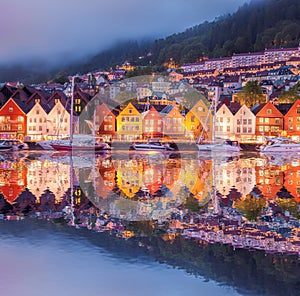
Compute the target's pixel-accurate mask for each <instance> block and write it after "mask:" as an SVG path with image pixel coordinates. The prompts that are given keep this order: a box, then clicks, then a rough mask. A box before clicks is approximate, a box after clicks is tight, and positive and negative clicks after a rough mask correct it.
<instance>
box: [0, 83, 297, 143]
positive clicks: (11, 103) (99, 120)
mask: <svg viewBox="0 0 300 296" xmlns="http://www.w3.org/2000/svg"><path fill="white" fill-rule="evenodd" d="M8 91H9V89H3V88H2V90H1V92H0V94H2V97H5V96H6V95H7V92H8ZM27 93H28V94H27ZM30 93H31V94H30ZM8 95H9V96H10V98H9V99H6V100H5V98H3V100H4V101H5V103H3V105H2V107H1V108H0V137H1V138H19V139H29V140H35V141H39V140H42V139H51V138H52V137H53V136H57V135H59V136H67V135H69V134H70V128H71V127H70V122H71V120H70V100H69V99H68V98H67V97H66V96H65V95H64V93H63V92H60V91H56V92H54V93H52V94H51V95H50V94H49V95H48V97H47V96H45V95H44V94H43V93H41V92H40V91H38V90H32V89H27V88H23V89H17V90H16V91H15V92H13V93H12V94H8ZM91 102H92V103H93V105H92V107H93V108H94V112H93V113H92V115H91V117H90V118H87V119H90V121H91V122H93V123H94V127H93V128H94V129H95V132H96V133H98V134H99V135H100V136H101V137H102V138H103V139H104V140H106V141H111V140H113V139H117V140H126V141H134V140H137V139H139V140H140V139H146V138H163V137H170V138H173V139H183V140H191V141H194V140H196V139H197V138H198V137H201V138H202V139H209V140H210V139H212V137H213V132H214V135H215V136H216V137H218V138H226V139H238V140H240V141H241V142H248V141H261V140H263V137H264V136H279V135H283V136H288V137H291V138H292V139H294V140H297V141H299V140H300V100H297V101H296V102H295V103H294V104H278V105H276V104H273V103H272V102H267V103H264V104H260V105H256V106H254V107H253V108H251V109H249V108H248V107H247V106H246V105H243V106H241V105H240V104H239V103H238V102H231V101H229V100H224V101H223V102H222V104H220V105H219V106H218V107H217V111H216V114H215V116H213V112H212V110H211V109H212V108H211V106H210V105H209V104H208V101H206V100H205V99H204V100H199V101H198V102H197V103H196V104H195V105H194V106H193V107H192V108H191V109H189V110H187V109H184V108H183V107H181V106H179V105H177V104H175V103H174V102H172V103H169V104H167V105H164V104H155V102H153V104H150V103H149V101H148V102H143V103H139V104H133V103H128V104H127V105H126V106H121V105H118V106H116V105H115V106H114V107H112V106H111V105H109V104H106V103H104V102H101V101H100V100H99V99H98V97H95V98H94V99H93V100H91V99H90V98H89V97H87V96H86V95H85V94H84V93H82V92H81V91H80V90H79V89H76V90H75V94H74V120H73V122H75V123H77V127H78V123H79V122H80V120H79V116H80V114H81V113H82V111H83V110H85V109H86V108H85V107H86V106H87V105H88V104H89V105H90V104H91ZM72 128H73V129H75V128H76V126H73V127H72ZM78 130H80V127H79V128H78ZM86 131H87V130H85V132H86ZM87 132H91V130H89V131H87Z"/></svg>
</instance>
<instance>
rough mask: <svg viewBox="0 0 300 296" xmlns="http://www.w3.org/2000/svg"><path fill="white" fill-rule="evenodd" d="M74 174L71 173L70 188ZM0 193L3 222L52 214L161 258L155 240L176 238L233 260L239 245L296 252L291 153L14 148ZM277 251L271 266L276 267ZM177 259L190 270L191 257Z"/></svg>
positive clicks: (299, 169) (298, 238) (296, 191)
mask: <svg viewBox="0 0 300 296" xmlns="http://www.w3.org/2000/svg"><path fill="white" fill-rule="evenodd" d="M70 171H72V175H73V177H74V178H73V179H74V180H75V181H74V183H73V184H72V185H73V186H72V188H70V187H71V184H70ZM0 191H1V194H2V196H1V198H0V213H1V216H0V217H2V218H3V219H5V220H21V219H24V218H27V217H30V218H38V217H39V218H46V219H51V220H53V219H54V220H53V221H60V223H63V224H66V223H69V225H72V226H75V228H76V229H78V228H87V229H90V230H93V231H94V232H98V233H99V232H103V233H105V232H109V233H111V234H113V235H114V236H115V237H122V238H125V239H129V238H131V240H136V239H138V241H137V244H138V245H139V246H140V247H145V248H146V249H147V250H148V251H151V250H153V252H154V255H155V256H157V257H160V256H161V255H158V254H157V250H156V247H157V248H158V249H159V250H162V246H155V244H157V243H159V244H161V242H165V243H166V242H170V243H172V245H173V246H174V245H177V244H178V242H179V241H178V240H180V244H182V245H188V246H189V247H188V248H191V246H193V248H194V246H196V247H197V248H199V247H201V248H203V246H205V248H206V246H210V250H215V251H216V252H224V256H227V257H228V258H229V257H230V256H232V253H231V252H233V250H239V252H244V250H242V249H246V251H245V252H246V253H239V254H241V256H244V254H247V255H246V256H249V251H248V250H256V252H253V253H250V254H253V256H254V254H260V250H261V251H263V252H264V253H265V254H266V253H271V254H272V253H276V254H288V255H295V256H299V255H300V232H299V217H300V214H299V212H300V211H299V204H298V202H299V201H300V161H299V160H298V159H294V158H292V157H289V158H287V159H286V158H274V157H273V158H272V157H265V156H263V155H257V154H253V155H242V156H241V157H231V158H220V157H217V156H216V155H214V157H212V156H211V155H198V154H194V153H181V154H179V153H178V154H177V153H170V154H161V153H138V152H130V153H129V154H125V153H116V152H114V153H111V154H108V155H105V154H104V155H100V156H97V157H95V156H94V155H87V154H85V155H68V154H61V153H56V152H54V153H53V152H51V153H50V152H49V153H43V155H39V154H37V153H34V152H28V154H26V155H19V154H14V153H11V154H4V155H3V156H2V159H1V161H0ZM71 192H72V193H73V196H72V197H71V196H70V193H71ZM142 238H143V239H142ZM146 238H149V239H150V238H151V239H150V240H149V241H145V240H146ZM154 238H156V239H155V240H154ZM156 240H158V241H156ZM164 246H165V245H164ZM228 246H230V249H228ZM181 247H182V246H180V248H181ZM168 248H171V247H170V245H169V244H167V249H168ZM205 248H204V249H205ZM212 248H213V249H212ZM216 248H219V249H218V250H217V249H216ZM167 249H166V250H164V253H165V254H164V256H163V257H164V259H163V260H165V261H166V262H168V263H169V264H170V262H172V260H173V259H172V256H173V255H171V254H169V252H168V250H167ZM221 250H222V251H221ZM225 250H226V252H225ZM229 250H230V251H229ZM172 252H173V253H172V254H174V252H175V253H176V251H175V250H173V251H172ZM186 252H187V253H188V251H186ZM199 252H200V251H199ZM201 252H204V251H203V250H202V251H201ZM228 252H229V254H227V253H228ZM234 254H237V253H234ZM193 256H194V257H195V254H194V255H193ZM235 256H237V255H235ZM255 256H258V255H255ZM268 256H271V255H268ZM278 256H281V255H276V256H275V257H272V258H273V259H272V260H271V261H270V262H267V263H266V264H269V265H270V266H271V265H272V264H275V263H274V262H277V264H279V263H278V262H279V261H280V259H279V258H280V257H278ZM180 257H184V258H185V255H184V254H181V255H180ZM196 257H197V258H198V255H197V256H196ZM214 257H216V256H214ZM259 257H260V255H259ZM224 258H225V257H224ZM230 258H231V259H230V260H232V261H234V260H235V259H234V258H233V257H230ZM267 258H269V257H267ZM290 258H293V256H291V257H290ZM181 259H182V258H181ZM202 259H203V258H202ZM202 259H200V258H198V259H197V260H202ZM170 260H171V261H170ZM224 260H225V261H226V259H224ZM236 260H240V259H238V257H236ZM260 260H263V259H262V258H261V257H260ZM274 260H275V261H274ZM278 260H279V261H278ZM291 260H292V259H291ZM179 261H180V262H179ZM179 261H178V264H180V265H181V266H184V268H186V269H187V270H189V269H190V268H191V267H190V266H188V265H189V264H192V263H191V262H190V263H189V262H188V259H187V258H185V259H184V260H179ZM254 261H255V262H256V260H254ZM209 262H210V263H209ZM209 262H206V263H207V264H212V262H213V258H212V257H210V261H209ZM280 262H281V261H280ZM287 262H289V261H282V262H281V263H280V264H286V263H287ZM295 262H297V261H294V263H293V264H298V263H295ZM186 264H187V266H185V265H186ZM234 264H235V263H234ZM234 264H233V265H234ZM247 264H249V263H247ZM255 264H257V262H256V263H255ZM280 264H279V265H280ZM175 265H176V264H175ZM269 265H268V266H269ZM201 266H202V265H201ZM212 270H214V269H213V268H212ZM197 272H198V273H199V274H205V272H204V270H203V268H202V267H201V268H200V269H198V270H197V267H195V266H194V267H193V273H197ZM215 272H216V271H213V272H212V273H215ZM249 272H250V271H249ZM257 272H258V271H257ZM234 276H236V275H234ZM273 276H274V275H273ZM286 276H287V277H288V275H286ZM209 277H212V278H214V276H212V275H211V274H210V275H209ZM215 279H217V280H219V277H216V278H215ZM225 282H226V280H225ZM229 282H230V285H237V283H232V282H231V281H229ZM260 284H261V285H263V283H260ZM252 288H253V287H252ZM252 288H251V289H252Z"/></svg>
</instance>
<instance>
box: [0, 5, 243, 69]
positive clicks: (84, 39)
mask: <svg viewBox="0 0 300 296" xmlns="http://www.w3.org/2000/svg"><path fill="white" fill-rule="evenodd" d="M245 2H249V0H151V1H149V0H108V1H104V0H26V1H24V0H0V7H1V9H0V36H1V37H2V38H1V46H0V64H5V63H8V64H12V63H18V62H19V61H24V60H31V59H34V60H35V59H40V60H45V61H47V63H55V62H58V61H62V60H63V61H68V60H70V61H71V60H72V59H78V58H82V57H84V56H87V55H93V54H97V53H99V52H101V51H102V50H105V49H108V48H109V47H110V46H111V45H113V44H114V43H116V42H117V41H120V40H121V41H122V40H128V39H130V40H139V39H148V38H158V37H160V38H161V37H166V36H168V35H170V34H173V33H177V32H181V31H184V30H185V29H187V28H189V27H192V26H194V25H197V24H200V23H202V22H204V21H206V20H208V21H211V20H213V19H214V18H215V17H218V16H220V15H224V14H226V13H232V12H235V11H236V10H237V9H238V7H239V6H241V5H242V4H244V3H245Z"/></svg>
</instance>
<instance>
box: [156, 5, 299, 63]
mask: <svg viewBox="0 0 300 296" xmlns="http://www.w3.org/2000/svg"><path fill="white" fill-rule="evenodd" d="M299 41H300V1H299V0H254V1H252V2H250V4H245V5H243V6H242V7H240V8H239V9H238V11H237V12H236V13H234V14H232V15H227V16H222V17H220V18H218V19H216V20H215V21H213V22H205V23H203V24H201V25H198V26H195V27H192V28H190V29H188V30H186V31H185V32H183V33H179V34H174V35H171V36H169V37H167V38H165V39H160V40H156V41H155V42H154V43H153V45H152V47H151V52H152V54H153V55H152V57H151V58H152V63H154V64H162V63H164V62H168V61H169V59H170V58H173V60H174V61H175V62H176V63H177V64H182V63H187V62H195V61H197V60H199V59H201V58H202V57H209V58H215V57H225V56H231V55H232V54H233V53H242V52H253V51H262V50H264V49H265V48H279V47H297V46H298V44H299Z"/></svg>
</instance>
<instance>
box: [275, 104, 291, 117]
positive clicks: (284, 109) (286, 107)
mask: <svg viewBox="0 0 300 296" xmlns="http://www.w3.org/2000/svg"><path fill="white" fill-rule="evenodd" d="M292 106H293V104H278V105H276V108H277V109H278V110H279V111H280V112H281V113H282V114H283V115H286V114H287V113H288V111H289V110H290V109H291V107H292Z"/></svg>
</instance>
